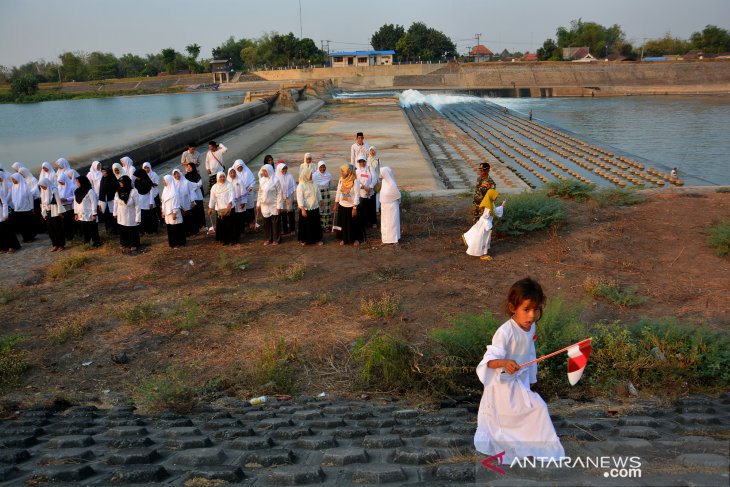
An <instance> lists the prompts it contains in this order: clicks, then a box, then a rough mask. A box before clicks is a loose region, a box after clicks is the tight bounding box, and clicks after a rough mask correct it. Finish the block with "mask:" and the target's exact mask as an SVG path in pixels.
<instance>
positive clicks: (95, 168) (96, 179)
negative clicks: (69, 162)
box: [86, 161, 102, 195]
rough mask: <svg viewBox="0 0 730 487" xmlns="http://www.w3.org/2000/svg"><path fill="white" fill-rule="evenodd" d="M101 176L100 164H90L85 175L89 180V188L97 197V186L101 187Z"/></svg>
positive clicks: (95, 162) (97, 162)
mask: <svg viewBox="0 0 730 487" xmlns="http://www.w3.org/2000/svg"><path fill="white" fill-rule="evenodd" d="M101 176H102V174H101V162H99V161H94V162H92V163H91V167H90V168H89V172H88V173H87V174H86V177H87V178H89V182H91V188H92V189H93V190H94V193H96V194H97V195H98V194H99V189H100V188H99V186H100V185H101Z"/></svg>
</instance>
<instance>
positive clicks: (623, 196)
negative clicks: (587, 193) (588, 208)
mask: <svg viewBox="0 0 730 487" xmlns="http://www.w3.org/2000/svg"><path fill="white" fill-rule="evenodd" d="M591 199H592V200H593V201H595V202H596V204H597V205H598V206H599V207H600V208H605V207H608V206H631V205H638V204H639V203H643V202H645V201H646V198H644V197H643V196H642V195H640V194H639V193H638V192H637V191H636V190H635V189H623V188H603V189H600V190H598V191H596V192H594V193H593V196H592V197H591Z"/></svg>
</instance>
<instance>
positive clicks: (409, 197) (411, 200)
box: [400, 189, 426, 210]
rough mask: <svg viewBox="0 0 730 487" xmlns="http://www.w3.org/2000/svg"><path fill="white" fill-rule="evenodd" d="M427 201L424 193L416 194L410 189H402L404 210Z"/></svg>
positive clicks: (401, 195) (401, 200)
mask: <svg viewBox="0 0 730 487" xmlns="http://www.w3.org/2000/svg"><path fill="white" fill-rule="evenodd" d="M424 201H426V198H424V197H423V196H422V195H420V194H419V195H414V194H413V193H411V192H410V191H406V190H404V189H402V190H400V207H401V208H403V209H404V210H409V209H411V207H412V206H413V205H414V204H419V203H423V202H424Z"/></svg>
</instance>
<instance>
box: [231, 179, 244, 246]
mask: <svg viewBox="0 0 730 487" xmlns="http://www.w3.org/2000/svg"><path fill="white" fill-rule="evenodd" d="M227 182H228V184H230V185H231V190H232V191H233V214H232V215H231V216H232V217H233V222H232V223H231V232H232V234H231V240H232V241H233V243H238V239H239V237H240V236H241V234H242V233H245V232H246V222H245V221H244V220H243V218H244V216H245V214H246V201H247V200H248V193H246V188H244V187H243V178H241V177H240V176H239V175H238V171H236V168H235V167H232V168H230V169H229V170H228V178H227Z"/></svg>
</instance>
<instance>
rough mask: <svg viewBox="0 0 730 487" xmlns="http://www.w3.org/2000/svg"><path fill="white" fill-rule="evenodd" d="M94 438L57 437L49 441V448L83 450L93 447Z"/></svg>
mask: <svg viewBox="0 0 730 487" xmlns="http://www.w3.org/2000/svg"><path fill="white" fill-rule="evenodd" d="M93 444H94V438H92V437H91V436H89V435H69V436H57V437H56V438H51V439H50V440H49V441H48V445H47V446H48V448H83V447H85V446H89V445H93Z"/></svg>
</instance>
